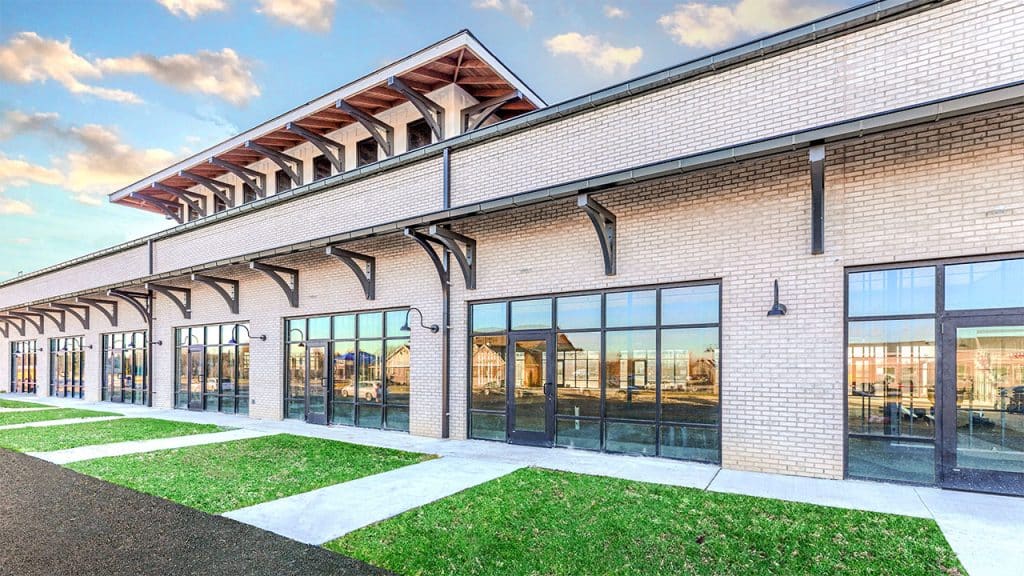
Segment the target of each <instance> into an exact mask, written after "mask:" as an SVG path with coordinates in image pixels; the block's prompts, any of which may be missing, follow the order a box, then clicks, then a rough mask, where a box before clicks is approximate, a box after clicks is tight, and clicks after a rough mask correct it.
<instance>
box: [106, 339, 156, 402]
mask: <svg viewBox="0 0 1024 576" xmlns="http://www.w3.org/2000/svg"><path fill="white" fill-rule="evenodd" d="M148 374H149V363H148V354H147V351H146V333H145V332H143V331H139V332H119V333H116V334H104V335H103V380H102V383H101V390H100V398H102V399H103V400H104V401H107V402H123V403H125V404H147V403H148V402H149V379H148V377H147V376H148Z"/></svg>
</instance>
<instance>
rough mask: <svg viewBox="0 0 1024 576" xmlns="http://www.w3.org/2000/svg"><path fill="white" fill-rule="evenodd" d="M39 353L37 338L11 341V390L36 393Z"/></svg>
mask: <svg viewBox="0 0 1024 576" xmlns="http://www.w3.org/2000/svg"><path fill="white" fill-rule="evenodd" d="M38 353H39V344H38V343H37V342H36V341H35V340H21V341H17V342H11V388H10V390H11V392H21V393H23V394H35V393H36V383H37V375H36V366H37V365H38V357H37V354H38Z"/></svg>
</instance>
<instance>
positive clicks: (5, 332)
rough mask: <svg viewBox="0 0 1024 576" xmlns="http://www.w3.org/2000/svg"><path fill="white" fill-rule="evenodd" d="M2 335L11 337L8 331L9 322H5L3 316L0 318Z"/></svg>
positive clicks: (0, 332) (0, 334)
mask: <svg viewBox="0 0 1024 576" xmlns="http://www.w3.org/2000/svg"><path fill="white" fill-rule="evenodd" d="M0 336H3V337H4V338H10V336H8V332H7V322H5V321H4V319H3V318H0Z"/></svg>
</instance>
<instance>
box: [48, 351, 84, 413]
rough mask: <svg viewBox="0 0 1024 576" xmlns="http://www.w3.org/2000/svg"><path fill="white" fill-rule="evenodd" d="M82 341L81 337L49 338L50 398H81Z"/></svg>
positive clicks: (82, 375)
mask: <svg viewBox="0 0 1024 576" xmlns="http://www.w3.org/2000/svg"><path fill="white" fill-rule="evenodd" d="M82 340H83V338H82V337H81V336H74V337H71V338H50V396H56V397H58V398H81V397H82V396H83V384H82V381H83V377H84V372H83V370H82V365H83V364H84V363H85V349H84V347H83V345H82Z"/></svg>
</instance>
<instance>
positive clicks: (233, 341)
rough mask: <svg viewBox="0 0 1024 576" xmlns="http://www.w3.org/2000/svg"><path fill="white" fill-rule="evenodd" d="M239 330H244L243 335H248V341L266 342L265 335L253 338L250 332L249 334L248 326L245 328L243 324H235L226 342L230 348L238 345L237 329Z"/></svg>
mask: <svg viewBox="0 0 1024 576" xmlns="http://www.w3.org/2000/svg"><path fill="white" fill-rule="evenodd" d="M239 328H245V333H246V334H248V335H249V340H260V341H263V342H266V341H267V335H266V334H261V335H259V336H253V335H252V332H249V327H248V326H246V325H245V324H236V325H235V328H234V330H232V331H231V339H230V340H228V344H230V345H231V346H234V345H235V344H238V329H239Z"/></svg>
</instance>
